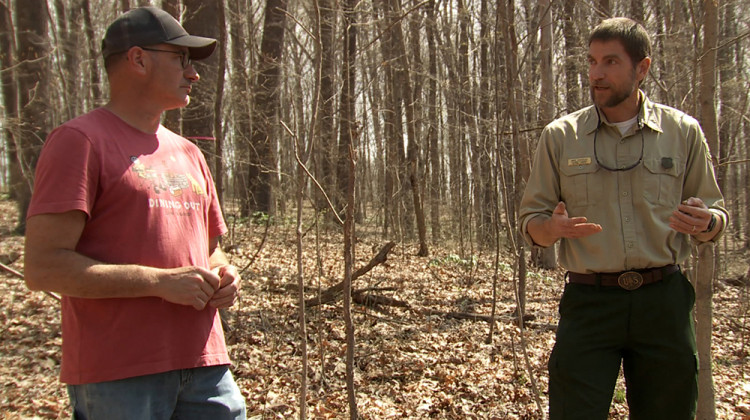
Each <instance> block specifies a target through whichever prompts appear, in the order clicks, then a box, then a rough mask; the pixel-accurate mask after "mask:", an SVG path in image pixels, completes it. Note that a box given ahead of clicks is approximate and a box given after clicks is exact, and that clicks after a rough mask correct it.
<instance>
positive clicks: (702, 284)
mask: <svg viewBox="0 0 750 420" xmlns="http://www.w3.org/2000/svg"><path fill="white" fill-rule="evenodd" d="M694 273H695V279H694V280H693V282H694V285H695V294H696V301H695V317H696V323H695V336H696V342H697V344H698V360H699V363H698V411H697V415H696V419H697V420H714V419H715V418H716V402H715V401H714V381H713V373H712V367H711V364H712V362H713V358H712V356H711V335H712V326H711V321H712V319H713V308H712V306H711V297H712V296H713V277H714V244H713V242H707V243H702V244H700V245H698V263H697V266H696V269H695V271H694Z"/></svg>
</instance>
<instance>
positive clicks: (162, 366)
mask: <svg viewBox="0 0 750 420" xmlns="http://www.w3.org/2000/svg"><path fill="white" fill-rule="evenodd" d="M214 188H215V187H214V183H213V179H212V177H211V174H210V172H209V170H208V166H207V165H206V162H205V160H204V158H203V155H202V154H201V152H200V150H199V149H198V148H197V147H196V146H195V145H193V144H192V143H190V142H189V141H187V140H186V139H184V138H182V137H180V136H179V135H177V134H175V133H173V132H171V131H169V130H168V129H166V128H164V127H163V126H159V130H158V131H157V133H156V134H146V133H143V132H141V131H139V130H137V129H135V128H133V127H131V126H130V125H128V124H127V123H125V122H124V121H122V120H121V119H120V118H119V117H117V116H116V115H114V114H113V113H111V112H110V111H108V110H106V109H103V108H100V109H96V110H94V111H92V112H90V113H88V114H86V115H83V116H81V117H79V118H76V119H74V120H71V121H69V122H67V123H65V124H64V125H62V126H60V127H58V128H57V129H55V130H54V131H53V132H52V133H50V135H49V137H48V139H47V141H46V143H45V145H44V148H43V149H42V153H41V155H40V157H39V162H38V164H37V169H36V179H35V184H34V194H33V196H32V200H31V205H30V207H29V212H28V217H31V216H34V215H37V214H43V213H62V212H67V211H71V210H80V211H83V212H85V213H86V214H87V216H88V218H87V221H86V225H85V227H84V229H83V233H82V234H81V238H80V241H79V242H78V245H77V247H76V250H77V251H78V252H80V253H81V254H83V255H86V256H88V257H91V258H93V259H95V260H98V261H102V262H105V263H111V264H139V265H144V266H151V267H158V268H174V267H182V266H188V265H194V266H200V267H205V268H208V267H209V260H208V257H209V255H208V243H209V238H212V237H216V236H220V235H223V234H224V233H225V232H226V231H227V228H226V225H225V223H224V219H223V217H222V215H221V208H220V206H219V202H218V199H217V196H216V191H215V189H214ZM62 334H63V345H62V347H63V359H62V364H61V372H60V379H61V381H62V382H65V383H68V384H83V383H93V382H101V381H110V380H116V379H122V378H128V377H133V376H140V375H145V374H152V373H158V372H165V371H169V370H174V369H187V368H193V367H199V366H212V365H221V364H228V363H229V362H230V361H229V356H228V355H227V350H226V345H225V343H224V333H223V331H222V328H221V322H220V319H219V315H218V312H217V311H216V309H215V308H213V307H210V306H207V307H206V309H204V310H202V311H197V310H195V309H194V308H192V307H190V306H183V305H177V304H173V303H170V302H167V301H165V300H163V299H160V298H157V297H146V298H116V299H81V298H74V297H67V296H64V297H63V301H62Z"/></svg>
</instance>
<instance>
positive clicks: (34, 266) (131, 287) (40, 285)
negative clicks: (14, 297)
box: [25, 249, 167, 299]
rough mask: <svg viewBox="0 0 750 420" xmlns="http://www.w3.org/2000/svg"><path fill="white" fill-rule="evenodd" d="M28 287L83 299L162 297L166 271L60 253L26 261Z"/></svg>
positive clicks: (31, 254) (31, 255) (72, 253)
mask: <svg viewBox="0 0 750 420" xmlns="http://www.w3.org/2000/svg"><path fill="white" fill-rule="evenodd" d="M25 260H26V263H25V279H26V285H27V286H28V287H29V289H31V290H46V291H51V292H57V293H60V294H63V295H66V296H72V297H80V298H92V299H97V298H131V297H143V296H157V295H159V284H160V283H161V281H162V278H163V277H164V276H165V275H166V273H167V272H166V270H161V269H157V268H153V267H145V266H140V265H132V264H129V265H115V264H106V263H103V262H100V261H96V260H94V259H91V258H88V257H86V256H84V255H81V254H80V253H78V252H76V251H73V250H68V249H58V250H54V251H51V252H46V253H44V255H40V254H37V253H34V252H31V253H27V255H26V257H25Z"/></svg>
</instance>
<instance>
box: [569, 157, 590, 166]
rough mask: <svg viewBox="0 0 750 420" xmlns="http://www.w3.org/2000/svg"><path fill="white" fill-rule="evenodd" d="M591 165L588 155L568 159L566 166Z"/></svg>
mask: <svg viewBox="0 0 750 420" xmlns="http://www.w3.org/2000/svg"><path fill="white" fill-rule="evenodd" d="M581 165H591V158H590V157H582V158H574V159H568V166H581Z"/></svg>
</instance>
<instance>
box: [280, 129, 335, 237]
mask: <svg viewBox="0 0 750 420" xmlns="http://www.w3.org/2000/svg"><path fill="white" fill-rule="evenodd" d="M281 125H282V126H283V127H284V129H285V130H286V131H287V133H289V135H290V136H292V137H294V138H296V137H297V136H296V135H295V134H294V133H293V132H292V130H290V129H289V127H287V125H286V124H285V123H284V121H281ZM294 158H295V159H296V160H297V164H298V165H299V166H300V168H302V170H304V171H305V173H306V174H307V176H308V177H310V179H311V180H312V182H313V183H314V184H315V186H316V187H318V190H320V192H321V193H322V194H323V197H325V199H326V202H327V203H328V207H330V208H331V211H332V212H333V215H334V216H335V217H336V221H337V222H339V225H341V226H343V225H344V221H343V220H341V218H340V217H339V214H338V212H337V211H336V208H335V207H333V203H331V199H330V198H328V194H326V191H325V190H324V189H323V186H322V185H320V183H319V182H318V180H317V179H315V177H314V176H313V174H311V173H310V170H309V169H307V166H306V165H305V164H304V163H303V162H302V159H300V157H299V151H298V150H297V142H294Z"/></svg>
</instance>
